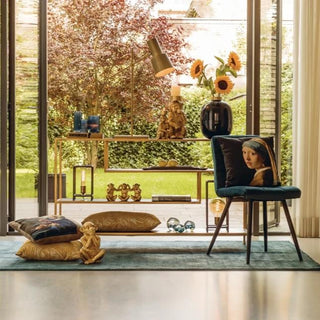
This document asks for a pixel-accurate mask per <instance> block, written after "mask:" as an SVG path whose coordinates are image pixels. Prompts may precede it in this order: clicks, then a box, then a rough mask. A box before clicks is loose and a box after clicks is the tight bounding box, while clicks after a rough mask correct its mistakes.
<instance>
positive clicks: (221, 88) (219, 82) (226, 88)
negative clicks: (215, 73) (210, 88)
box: [214, 76, 234, 94]
mask: <svg viewBox="0 0 320 320" xmlns="http://www.w3.org/2000/svg"><path fill="white" fill-rule="evenodd" d="M233 86H234V84H233V82H232V81H231V79H230V78H229V77H228V76H219V77H217V78H216V80H215V81H214V88H215V89H216V92H217V93H225V94H227V93H230V92H231V90H232V88H233Z"/></svg>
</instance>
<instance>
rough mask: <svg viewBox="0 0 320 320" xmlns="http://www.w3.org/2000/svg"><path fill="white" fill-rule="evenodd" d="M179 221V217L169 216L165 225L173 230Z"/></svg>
mask: <svg viewBox="0 0 320 320" xmlns="http://www.w3.org/2000/svg"><path fill="white" fill-rule="evenodd" d="M179 223H180V221H179V219H177V218H174V217H171V218H169V219H168V220H167V227H168V229H169V231H175V230H174V227H175V226H176V225H178V224H179Z"/></svg>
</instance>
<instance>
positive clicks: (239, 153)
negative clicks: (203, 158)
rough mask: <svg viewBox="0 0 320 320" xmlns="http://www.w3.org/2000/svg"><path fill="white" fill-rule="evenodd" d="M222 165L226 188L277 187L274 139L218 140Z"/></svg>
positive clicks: (221, 138)
mask: <svg viewBox="0 0 320 320" xmlns="http://www.w3.org/2000/svg"><path fill="white" fill-rule="evenodd" d="M217 139H218V141H219V144H220V148H221V152H222V155H223V159H224V165H225V175H226V177H225V187H232V186H261V187H272V186H278V185H280V182H279V177H278V171H277V166H276V161H275V154H274V151H273V137H254V136H251V137H250V136H247V137H237V136H226V137H223V136H219V137H217Z"/></svg>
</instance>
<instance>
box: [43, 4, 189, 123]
mask: <svg viewBox="0 0 320 320" xmlns="http://www.w3.org/2000/svg"><path fill="white" fill-rule="evenodd" d="M159 2H161V0H140V1H137V2H136V4H134V5H132V4H130V2H129V1H125V0H95V1H91V0H50V1H49V8H48V36H49V41H48V57H49V72H48V74H49V99H50V106H51V108H53V110H54V112H53V113H52V114H54V117H55V122H57V121H59V123H63V122H65V121H66V119H69V121H70V120H71V119H72V117H71V115H72V113H73V111H75V110H80V111H82V112H84V113H85V114H86V115H91V114H98V115H101V117H102V121H106V120H107V119H110V118H112V119H117V120H116V121H117V122H118V123H121V122H127V121H128V116H129V114H130V113H129V107H130V68H129V63H130V52H131V48H133V50H134V56H135V60H138V59H140V58H141V57H144V56H146V58H144V59H143V60H142V61H141V62H139V63H137V64H136V65H135V69H134V70H135V73H134V76H135V87H134V96H135V100H134V105H135V117H138V118H141V119H142V118H143V119H147V121H152V120H153V119H154V115H155V110H159V109H160V108H161V106H163V105H164V104H165V103H166V102H167V101H168V96H169V89H170V77H169V76H167V77H164V78H156V77H155V76H154V72H153V69H152V66H151V63H150V57H148V56H147V53H148V52H149V49H148V46H147V40H148V38H151V37H154V36H156V37H157V38H158V40H159V42H160V44H161V46H162V48H163V50H164V51H165V52H166V53H167V55H168V56H169V57H170V60H171V61H172V63H173V65H174V66H175V68H176V72H177V73H178V74H179V73H182V72H183V71H184V68H185V65H186V63H187V62H189V61H188V59H187V58H186V57H184V56H183V54H182V49H183V48H184V47H185V46H186V43H185V42H184V41H183V39H181V35H180V34H179V31H178V30H177V29H174V28H172V25H171V24H170V23H169V21H168V19H167V18H165V17H157V18H152V17H151V13H150V12H151V9H152V8H153V7H154V5H155V4H157V3H159ZM68 115H69V117H68ZM69 125H71V124H70V123H69Z"/></svg>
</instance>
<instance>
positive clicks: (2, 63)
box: [0, 1, 8, 236]
mask: <svg viewBox="0 0 320 320" xmlns="http://www.w3.org/2000/svg"><path fill="white" fill-rule="evenodd" d="M0 16H1V24H0V28H1V30H0V31H1V32H0V42H1V55H0V70H1V78H0V87H1V88H0V89H1V90H0V103H1V106H0V235H1V236H4V235H5V234H6V233H7V103H8V101H7V82H8V78H7V75H8V72H7V67H8V64H7V59H8V57H7V24H8V17H7V1H1V3H0Z"/></svg>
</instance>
